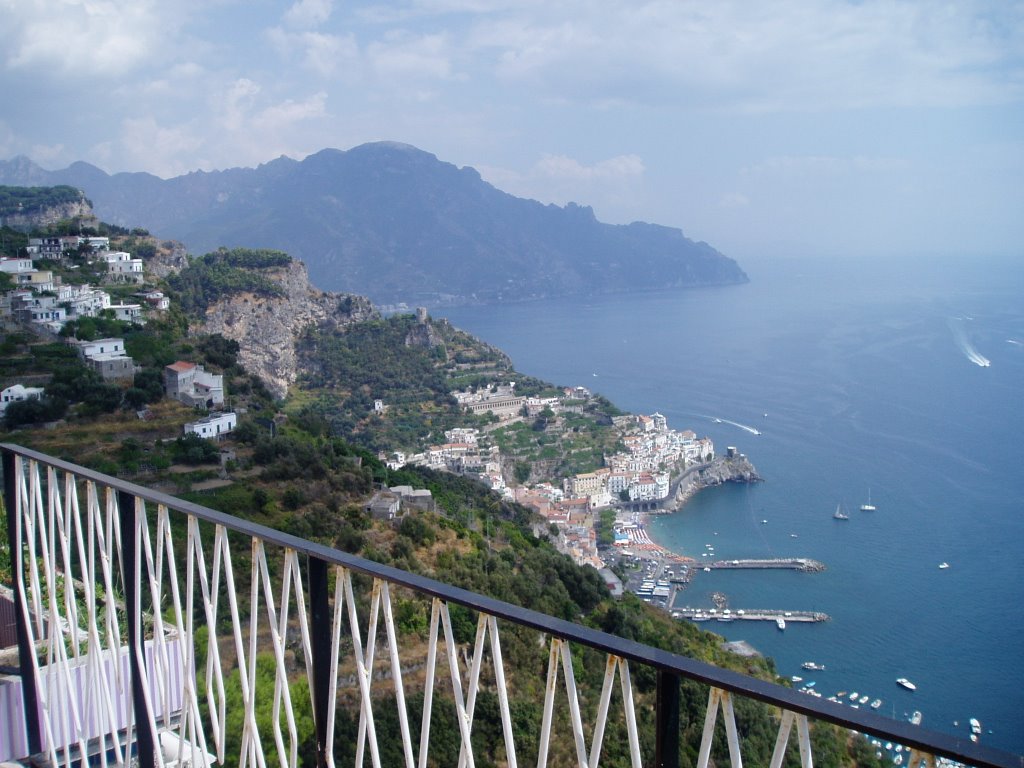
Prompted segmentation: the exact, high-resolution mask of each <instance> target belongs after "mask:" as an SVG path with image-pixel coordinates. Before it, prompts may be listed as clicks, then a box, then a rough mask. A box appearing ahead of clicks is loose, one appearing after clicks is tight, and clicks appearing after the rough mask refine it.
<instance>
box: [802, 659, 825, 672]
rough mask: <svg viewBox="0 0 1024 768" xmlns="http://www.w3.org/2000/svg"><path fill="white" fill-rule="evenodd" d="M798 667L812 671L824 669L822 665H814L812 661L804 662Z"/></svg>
mask: <svg viewBox="0 0 1024 768" xmlns="http://www.w3.org/2000/svg"><path fill="white" fill-rule="evenodd" d="M800 666H801V667H803V668H804V669H813V670H815V671H817V670H822V669H825V665H824V664H817V663H815V662H813V661H805V662H804V663H803V664H801V665H800Z"/></svg>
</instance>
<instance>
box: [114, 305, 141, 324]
mask: <svg viewBox="0 0 1024 768" xmlns="http://www.w3.org/2000/svg"><path fill="white" fill-rule="evenodd" d="M107 309H112V310H114V317H115V318H117V319H118V320H123V321H126V322H129V323H135V324H136V325H142V324H143V323H145V322H146V318H144V317H143V316H142V305H141V304H111V305H110V306H109V307H107Z"/></svg>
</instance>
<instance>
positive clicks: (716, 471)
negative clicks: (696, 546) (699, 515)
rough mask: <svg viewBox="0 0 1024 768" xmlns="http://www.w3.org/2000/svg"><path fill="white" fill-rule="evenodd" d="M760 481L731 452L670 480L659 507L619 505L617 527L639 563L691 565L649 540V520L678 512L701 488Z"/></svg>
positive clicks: (752, 469) (747, 461) (689, 559)
mask: <svg viewBox="0 0 1024 768" xmlns="http://www.w3.org/2000/svg"><path fill="white" fill-rule="evenodd" d="M762 479H763V478H762V477H761V475H760V474H758V471H757V469H756V468H755V467H754V465H753V464H752V463H751V461H750V459H748V458H747V457H746V456H745V455H744V454H742V453H736V452H735V451H732V450H730V451H727V452H726V454H725V455H722V456H718V457H716V458H714V459H713V460H711V461H708V462H704V463H702V464H696V465H693V466H691V467H688V468H687V469H686V470H685V471H684V472H682V473H680V474H679V476H678V477H675V478H673V481H672V490H671V492H670V493H669V496H668V498H666V499H665V500H664V501H663V502H662V503H660V504H657V505H654V504H647V505H644V506H643V508H639V509H638V508H635V507H638V506H639V505H629V504H624V505H622V506H621V507H620V508H619V511H618V513H617V516H616V517H617V522H616V524H617V525H618V526H621V528H622V530H624V531H625V532H626V533H627V534H628V535H629V547H630V549H631V550H635V551H636V554H637V556H639V557H640V558H641V559H660V560H662V561H665V562H675V563H688V564H692V563H695V562H696V560H695V558H692V557H688V556H686V555H682V554H679V553H677V552H672V551H671V550H669V549H666V548H665V547H662V546H661V545H660V544H657V543H655V542H654V541H653V540H651V538H650V537H649V536H648V535H647V531H646V524H647V521H648V517H649V516H651V515H663V514H671V513H673V512H678V511H679V510H681V509H682V508H683V507H684V506H685V505H686V502H687V501H689V500H690V499H691V498H693V496H694V495H696V494H697V492H699V491H701V490H702V489H704V488H711V487H714V486H717V485H723V484H724V483H757V482H761V481H762Z"/></svg>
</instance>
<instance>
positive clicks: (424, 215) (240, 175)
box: [0, 142, 748, 306]
mask: <svg viewBox="0 0 1024 768" xmlns="http://www.w3.org/2000/svg"><path fill="white" fill-rule="evenodd" d="M0 183H12V184H24V183H47V184H54V183H63V184H71V185H74V186H78V187H79V188H81V189H82V190H83V191H84V192H85V193H86V194H87V195H88V196H89V198H90V199H91V200H92V201H93V203H94V207H95V210H96V213H97V215H98V216H99V217H100V218H102V219H104V220H106V221H110V222H112V223H115V224H121V225H124V224H127V223H128V222H130V223H131V224H132V225H133V226H143V227H145V228H147V229H148V230H150V231H151V232H156V233H159V235H160V236H161V237H167V238H171V239H175V240H181V241H183V242H185V243H186V244H187V245H188V247H189V249H190V250H191V251H192V252H194V253H204V252H207V251H212V250H214V249H216V248H217V247H219V246H227V247H270V248H276V249H281V250H284V251H287V252H288V253H290V254H292V255H293V256H296V257H297V258H299V259H301V260H303V261H304V262H305V263H306V264H307V266H308V268H309V272H310V277H311V278H312V280H313V281H314V283H315V284H316V285H317V286H318V287H320V288H322V289H324V290H340V291H347V292H352V293H359V294H362V295H366V296H369V297H370V298H371V299H372V300H373V301H375V302H378V303H389V302H398V301H405V302H408V303H410V304H411V303H415V304H421V305H426V306H437V305H442V304H446V303H470V302H491V301H507V300H523V299H533V298H549V297H557V296H568V295H585V294H601V293H621V292H631V291H640V290H651V289H661V288H673V287H699V286H709V285H730V284H737V283H743V282H747V279H748V278H747V276H746V274H745V273H744V272H743V270H742V269H741V268H740V267H739V265H738V264H736V262H735V261H734V260H732V259H730V258H728V257H727V256H724V255H723V254H721V253H720V252H718V251H717V250H715V249H714V248H713V247H712V246H710V245H708V244H707V243H705V242H695V241H693V240H690V239H689V238H687V237H686V236H685V235H684V234H683V232H682V230H680V229H677V228H671V227H664V226H661V225H658V224H650V223H646V222H633V223H631V224H624V225H613V224H605V223H602V222H600V221H598V219H597V217H596V216H595V215H594V211H593V209H592V208H590V207H589V206H584V205H578V204H576V203H569V204H567V205H565V206H557V205H553V204H547V205H545V204H543V203H540V202H538V201H536V200H528V199H524V198H518V197H515V196H513V195H511V194H509V193H507V192H504V191H502V190H500V189H498V188H497V187H494V186H493V185H491V184H489V183H487V182H486V181H484V180H483V179H482V177H481V176H480V174H479V173H478V172H477V171H476V170H475V169H474V168H472V167H470V166H464V167H462V168H459V167H457V166H455V165H453V164H451V163H447V162H444V161H441V160H439V159H438V158H437V157H436V156H435V155H433V154H431V153H429V152H426V151H424V150H421V149H418V148H416V147H414V146H412V145H409V144H402V143H399V142H376V143H371V144H362V145H360V146H357V147H353V148H352V149H349V150H339V149H331V148H328V149H323V150H320V151H319V152H316V153H313V154H311V155H309V156H308V157H306V158H304V159H303V160H294V159H291V158H287V157H284V156H282V157H278V158H276V159H274V160H270V161H268V162H266V163H263V164H261V165H259V166H257V167H256V168H230V169H226V170H218V171H193V172H191V173H188V174H184V175H182V176H177V177H174V178H171V179H166V180H165V179H160V178H159V177H157V176H153V175H152V174H148V173H143V172H135V173H128V172H122V173H117V174H113V175H110V174H107V173H105V172H104V171H102V170H100V169H99V168H96V167H95V166H91V165H89V164H88V163H85V162H82V161H78V162H76V163H73V164H72V165H70V166H68V167H67V168H65V169H63V170H61V171H45V170H43V169H42V168H40V167H39V166H37V165H35V164H34V163H32V162H31V161H30V160H28V158H25V157H24V156H20V157H18V158H15V159H14V160H11V161H0Z"/></svg>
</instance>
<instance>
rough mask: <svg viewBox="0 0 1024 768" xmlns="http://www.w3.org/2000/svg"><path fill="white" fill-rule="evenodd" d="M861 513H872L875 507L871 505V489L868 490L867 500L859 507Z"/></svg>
mask: <svg viewBox="0 0 1024 768" xmlns="http://www.w3.org/2000/svg"><path fill="white" fill-rule="evenodd" d="M860 511H861V512H874V511H875V505H874V504H872V503H871V489H870V488H868V500H867V501H866V502H865V503H863V504H861V505H860Z"/></svg>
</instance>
